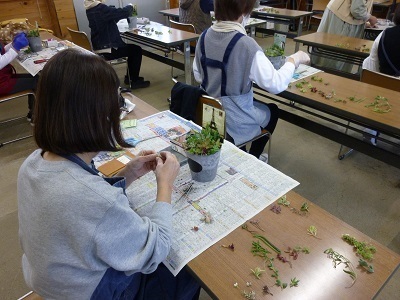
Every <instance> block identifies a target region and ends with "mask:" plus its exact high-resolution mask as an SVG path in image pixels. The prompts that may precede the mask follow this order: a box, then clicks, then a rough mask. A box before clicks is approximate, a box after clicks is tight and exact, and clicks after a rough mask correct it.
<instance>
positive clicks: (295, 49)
mask: <svg viewBox="0 0 400 300" xmlns="http://www.w3.org/2000/svg"><path fill="white" fill-rule="evenodd" d="M302 30H303V17H300V19H299V28H298V29H297V36H301V33H302ZM299 48H300V43H298V42H296V46H295V48H294V52H297V51H299Z"/></svg>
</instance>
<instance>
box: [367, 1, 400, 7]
mask: <svg viewBox="0 0 400 300" xmlns="http://www.w3.org/2000/svg"><path fill="white" fill-rule="evenodd" d="M393 2H394V1H393V0H386V1H385V0H384V1H382V2H381V1H376V2H373V6H385V7H389V6H390V5H393ZM395 2H396V4H399V3H400V0H396V1H395Z"/></svg>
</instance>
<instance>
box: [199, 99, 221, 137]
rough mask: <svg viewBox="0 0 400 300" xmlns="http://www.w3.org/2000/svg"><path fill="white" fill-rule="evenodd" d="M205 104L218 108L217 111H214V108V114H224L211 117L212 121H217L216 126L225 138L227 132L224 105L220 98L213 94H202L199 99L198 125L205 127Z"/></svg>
mask: <svg viewBox="0 0 400 300" xmlns="http://www.w3.org/2000/svg"><path fill="white" fill-rule="evenodd" d="M204 105H208V106H209V107H211V108H215V109H216V112H214V110H213V112H212V114H214V113H218V114H219V113H220V112H221V114H222V116H213V117H212V118H211V121H212V122H215V123H216V127H217V128H218V131H219V133H220V135H221V137H222V138H225V134H226V117H225V111H224V109H223V107H222V104H221V102H220V101H219V100H218V99H216V98H213V97H211V96H207V95H200V97H199V100H198V101H197V107H196V119H195V123H196V124H197V125H199V126H201V127H203V118H204V116H203V106H204ZM214 117H215V118H214Z"/></svg>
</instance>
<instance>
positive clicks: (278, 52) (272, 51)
mask: <svg viewBox="0 0 400 300" xmlns="http://www.w3.org/2000/svg"><path fill="white" fill-rule="evenodd" d="M284 52H285V50H284V49H282V47H281V46H279V45H277V44H273V45H272V46H271V47H269V48H267V49H265V55H266V56H270V57H276V56H282V55H283V54H284Z"/></svg>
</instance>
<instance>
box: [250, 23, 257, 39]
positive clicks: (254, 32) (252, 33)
mask: <svg viewBox="0 0 400 300" xmlns="http://www.w3.org/2000/svg"><path fill="white" fill-rule="evenodd" d="M250 36H251V37H252V38H254V37H255V36H256V26H250Z"/></svg>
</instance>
